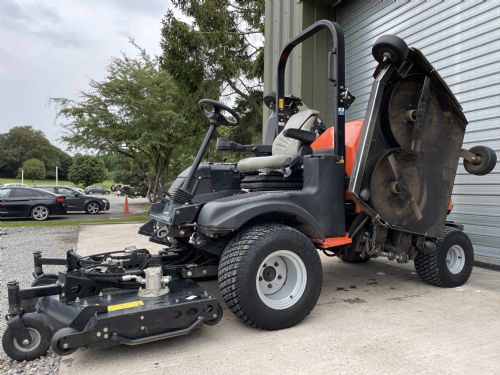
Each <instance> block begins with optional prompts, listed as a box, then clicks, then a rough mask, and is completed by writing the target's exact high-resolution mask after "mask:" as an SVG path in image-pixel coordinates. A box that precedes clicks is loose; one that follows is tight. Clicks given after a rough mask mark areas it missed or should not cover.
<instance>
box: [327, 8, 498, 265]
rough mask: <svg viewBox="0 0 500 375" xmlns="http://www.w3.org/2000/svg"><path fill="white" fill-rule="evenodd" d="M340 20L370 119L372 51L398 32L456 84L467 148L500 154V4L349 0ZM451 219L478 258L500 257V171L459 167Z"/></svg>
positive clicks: (352, 74)
mask: <svg viewBox="0 0 500 375" xmlns="http://www.w3.org/2000/svg"><path fill="white" fill-rule="evenodd" d="M337 17H338V21H339V23H340V24H341V25H342V27H343V29H344V32H345V38H346V80H347V85H348V87H349V89H350V90H351V91H352V93H353V94H354V95H355V96H356V101H355V103H354V104H353V105H352V107H351V108H350V110H349V113H348V117H347V118H348V119H358V118H363V117H364V113H365V108H366V105H367V101H368V96H369V92H370V88H371V83H372V81H373V79H372V78H371V74H372V72H373V68H374V67H375V65H376V63H375V62H374V60H373V58H372V55H371V46H372V45H373V43H374V42H375V40H376V39H377V37H378V36H379V35H382V34H395V35H398V36H400V37H401V38H403V39H404V40H405V41H406V42H407V43H408V45H410V46H415V47H417V48H419V49H420V50H421V51H422V52H423V53H424V54H425V56H426V57H427V58H428V59H429V61H430V62H431V63H432V64H433V65H434V67H435V68H436V69H437V70H438V72H439V73H440V74H441V76H442V77H443V78H444V79H445V81H446V82H447V83H448V85H449V86H450V88H451V90H452V91H453V93H454V94H455V95H456V96H457V98H458V100H459V101H460V103H461V104H462V106H463V108H464V112H465V114H466V116H467V119H468V120H469V125H468V127H467V132H466V135H465V144H464V146H465V147H471V146H474V145H475V144H483V145H486V146H490V147H492V148H493V149H494V150H495V151H496V152H497V153H498V152H499V151H500V1H494V0H490V1H478V0H467V1H455V0H446V1H432V0H431V1H429V0H427V1H417V0H411V1H408V0H397V1H382V2H380V1H349V2H347V1H345V2H344V3H343V4H341V6H340V7H339V9H338V13H337ZM453 202H454V204H455V208H454V210H453V214H452V215H450V216H451V217H450V218H451V219H453V220H456V221H457V222H460V223H463V224H464V225H465V231H466V232H467V233H468V234H469V235H470V237H471V239H472V241H473V243H474V248H475V251H476V254H477V255H478V257H477V258H478V259H480V260H483V261H488V262H493V263H498V262H499V261H498V260H499V259H500V167H499V165H498V164H497V167H496V168H495V170H494V171H493V173H492V174H490V175H488V176H473V175H470V174H468V173H466V172H465V170H464V168H463V166H462V165H460V166H459V169H458V175H457V177H456V180H455V188H454V190H453Z"/></svg>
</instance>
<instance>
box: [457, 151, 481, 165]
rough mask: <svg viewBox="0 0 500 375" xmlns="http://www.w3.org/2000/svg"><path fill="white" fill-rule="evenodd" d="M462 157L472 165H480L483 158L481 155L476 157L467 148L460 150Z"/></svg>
mask: <svg viewBox="0 0 500 375" xmlns="http://www.w3.org/2000/svg"><path fill="white" fill-rule="evenodd" d="M460 156H461V157H462V158H464V160H467V161H470V162H471V163H479V162H480V161H481V157H480V156H479V155H476V154H474V153H473V152H470V151H469V150H466V149H465V148H463V149H461V150H460Z"/></svg>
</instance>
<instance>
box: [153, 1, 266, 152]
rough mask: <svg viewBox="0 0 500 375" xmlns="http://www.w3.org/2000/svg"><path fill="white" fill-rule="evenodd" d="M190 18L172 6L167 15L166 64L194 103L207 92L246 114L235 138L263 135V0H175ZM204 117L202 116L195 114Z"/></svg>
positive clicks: (190, 103)
mask: <svg viewBox="0 0 500 375" xmlns="http://www.w3.org/2000/svg"><path fill="white" fill-rule="evenodd" d="M172 4H173V5H174V6H176V7H177V9H178V10H179V11H181V12H182V13H183V14H184V15H185V16H187V17H189V19H190V23H189V24H188V23H187V22H184V21H182V20H179V19H178V18H176V17H175V15H174V12H172V11H169V12H168V13H167V14H166V16H165V17H164V19H163V28H162V39H161V46H162V49H163V54H162V56H161V63H162V67H163V68H164V69H166V70H168V71H169V72H170V73H171V74H172V77H173V78H174V79H175V80H176V82H177V84H178V86H179V87H180V89H181V90H183V91H184V92H185V93H186V94H185V97H186V103H185V104H186V105H187V106H188V108H192V107H193V106H194V105H195V103H196V102H197V101H198V100H199V99H201V98H203V97H212V98H218V97H219V96H222V97H223V99H224V98H227V99H228V100H227V101H229V102H232V103H233V104H235V107H236V108H237V110H238V111H239V113H240V114H241V117H242V126H241V127H240V130H239V131H235V130H234V129H233V130H232V131H231V133H232V135H233V136H234V140H235V141H238V142H242V143H249V142H252V141H256V140H257V139H258V138H260V133H261V128H262V115H263V114H262V113H263V112H262V108H263V106H262V94H263V93H262V87H263V84H262V82H263V73H264V49H263V40H264V4H265V1H264V0H252V1H245V0H172ZM193 120H195V121H199V119H193Z"/></svg>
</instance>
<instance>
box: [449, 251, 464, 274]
mask: <svg viewBox="0 0 500 375" xmlns="http://www.w3.org/2000/svg"><path fill="white" fill-rule="evenodd" d="M464 265H465V251H464V249H463V248H462V246H460V245H453V246H452V247H450V248H449V249H448V253H447V254H446V266H447V267H448V270H449V271H450V272H451V273H452V274H454V275H456V274H458V273H460V271H462V270H463V268H464Z"/></svg>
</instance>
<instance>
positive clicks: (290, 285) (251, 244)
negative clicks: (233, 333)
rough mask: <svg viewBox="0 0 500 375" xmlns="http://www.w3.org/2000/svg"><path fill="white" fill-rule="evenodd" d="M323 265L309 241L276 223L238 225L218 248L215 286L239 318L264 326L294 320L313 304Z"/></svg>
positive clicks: (289, 323)
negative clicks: (220, 250)
mask: <svg viewBox="0 0 500 375" xmlns="http://www.w3.org/2000/svg"><path fill="white" fill-rule="evenodd" d="M322 280H323V271H322V268H321V261H320V259H319V256H318V253H317V250H316V248H315V247H314V246H313V244H312V242H311V241H310V240H309V239H308V238H307V237H306V236H304V235H303V234H302V233H300V232H299V231H297V230H296V229H294V228H291V227H288V226H285V225H281V224H267V225H256V226H253V227H250V228H247V229H245V230H243V231H241V232H240V233H239V234H238V235H237V236H236V237H235V238H233V239H232V240H231V241H230V242H229V244H228V245H227V247H226V249H225V250H224V252H223V254H222V258H221V261H220V264H219V287H220V289H221V292H222V295H223V297H224V301H225V302H226V305H227V306H228V307H229V309H231V311H232V312H233V313H234V314H235V315H236V316H237V317H238V318H240V320H242V321H243V322H244V323H246V324H248V325H251V326H253V327H257V328H263V329H268V330H275V329H282V328H288V327H291V326H294V325H295V324H297V323H299V322H300V321H301V320H303V319H304V318H305V317H306V316H307V315H308V314H309V313H310V311H311V310H312V309H313V307H314V305H315V304H316V301H317V300H318V297H319V294H320V292H321V284H322Z"/></svg>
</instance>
